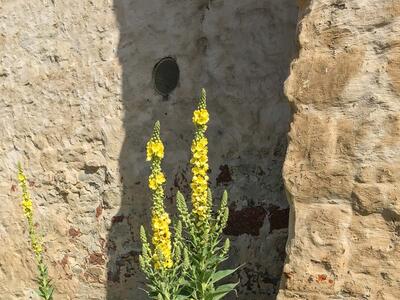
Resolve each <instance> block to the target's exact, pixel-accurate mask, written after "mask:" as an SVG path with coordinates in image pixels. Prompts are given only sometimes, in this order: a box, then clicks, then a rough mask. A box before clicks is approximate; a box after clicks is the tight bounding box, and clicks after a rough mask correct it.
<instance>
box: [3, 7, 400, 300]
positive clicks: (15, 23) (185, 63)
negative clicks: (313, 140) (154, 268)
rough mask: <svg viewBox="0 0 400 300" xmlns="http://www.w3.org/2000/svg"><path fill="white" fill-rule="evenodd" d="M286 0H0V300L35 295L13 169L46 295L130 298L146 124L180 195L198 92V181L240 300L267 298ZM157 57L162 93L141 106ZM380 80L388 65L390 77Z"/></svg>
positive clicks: (170, 192) (273, 288) (284, 115)
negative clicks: (220, 227)
mask: <svg viewBox="0 0 400 300" xmlns="http://www.w3.org/2000/svg"><path fill="white" fill-rule="evenodd" d="M296 20H297V7H296V6H295V3H293V1H291V0H280V1H272V0H267V1H263V0H245V1H223V0H214V1H208V0H196V1H178V0H176V1H173V0H170V1H159V0H114V1H111V0H92V1H73V0H63V1H60V0H32V1H23V0H0V59H1V65H0V116H1V119H0V130H1V133H2V134H1V136H0V158H1V159H0V238H1V240H2V241H3V243H2V246H0V299H4V300H11V299H31V298H32V299H37V297H36V296H35V292H34V289H35V283H34V281H33V279H34V276H35V272H36V270H35V265H34V262H33V258H32V256H31V254H30V252H29V244H28V239H27V233H26V224H25V221H24V219H23V216H22V212H21V207H20V204H19V203H20V198H19V196H20V191H19V189H18V187H17V182H16V163H17V161H22V162H23V164H24V166H25V169H26V173H27V175H28V176H29V178H30V189H31V193H32V196H33V199H34V201H35V211H36V220H37V222H38V228H40V229H41V230H42V231H43V232H44V233H45V238H44V239H45V241H46V259H47V261H48V262H49V267H50V274H51V276H52V277H53V278H54V283H55V286H56V289H57V291H56V299H79V300H82V299H109V300H113V299H115V300H116V299H129V298H130V299H138V300H140V299H145V297H144V294H143V293H141V291H139V290H138V287H143V278H142V276H141V274H140V272H139V270H138V264H137V258H138V254H139V251H140V243H139V241H138V228H139V224H141V223H146V224H148V222H149V209H150V204H151V203H150V201H149V192H148V189H147V186H146V177H147V176H148V172H149V171H148V167H149V166H148V165H147V164H146V163H145V151H144V150H145V143H146V141H147V139H148V137H149V136H150V133H151V128H152V125H153V122H154V121H155V120H156V119H160V121H161V124H162V137H163V139H164V141H165V144H166V159H165V164H164V167H165V170H166V173H167V175H168V184H167V196H168V204H169V206H170V207H169V209H170V211H171V212H173V204H174V194H175V193H176V191H177V189H181V190H182V191H183V192H186V193H187V192H188V181H189V180H190V172H189V169H188V165H187V162H188V159H189V147H190V141H191V135H192V125H191V120H190V119H191V116H190V114H191V111H192V110H193V108H194V106H195V101H194V98H195V96H196V95H198V92H199V89H200V87H202V86H204V87H205V88H206V89H207V90H208V94H209V109H210V113H211V118H212V121H211V123H210V126H209V137H210V160H211V169H212V173H211V176H210V177H211V184H212V186H213V187H214V188H215V195H216V196H217V197H218V196H220V195H221V193H222V190H223V189H224V188H226V189H227V190H228V192H229V193H230V195H231V200H230V204H231V216H232V218H231V219H230V221H229V226H228V228H227V231H226V234H227V235H229V236H230V238H231V239H232V242H233V248H232V251H231V261H230V262H229V263H230V264H232V265H237V264H240V263H244V262H246V266H245V267H243V268H242V270H241V271H240V274H239V278H240V280H241V284H240V287H239V294H240V296H241V297H242V298H243V299H248V300H251V299H273V298H274V297H275V295H276V293H277V288H278V285H279V279H280V276H281V272H282V267H283V260H284V245H285V243H286V238H287V218H288V216H287V215H288V204H287V202H286V198H285V194H284V188H283V181H282V178H281V169H282V164H283V159H284V156H285V152H286V143H287V142H286V134H287V131H288V126H289V123H290V121H291V112H290V109H289V106H288V103H287V100H286V98H285V96H284V95H283V81H284V80H285V78H286V77H287V75H288V74H287V73H288V69H289V63H290V61H291V60H292V58H293V54H294V53H295V50H296V49H295V48H296V47H295V27H296ZM165 56H173V57H174V58H176V60H177V62H178V65H179V67H180V71H181V73H180V75H181V76H180V82H179V86H178V88H177V89H176V90H175V91H174V92H173V93H172V94H171V95H170V96H169V97H168V99H163V97H161V96H159V95H157V94H156V93H155V92H154V89H153V84H152V78H151V76H152V69H153V66H154V65H155V64H156V62H157V61H158V60H159V59H160V58H162V57H165ZM393 72H394V73H395V72H396V70H394V71H393Z"/></svg>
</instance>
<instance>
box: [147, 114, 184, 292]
mask: <svg viewBox="0 0 400 300" xmlns="http://www.w3.org/2000/svg"><path fill="white" fill-rule="evenodd" d="M146 150H147V161H150V162H151V174H150V176H149V181H148V183H149V188H150V190H151V192H152V200H153V207H152V213H151V215H152V216H151V228H152V233H153V235H152V239H151V243H150V242H148V240H147V234H146V231H145V229H144V227H143V226H141V228H140V238H141V241H142V254H141V255H140V256H139V263H140V267H141V269H142V271H143V272H144V274H145V276H146V279H147V281H148V284H147V287H148V290H146V292H147V294H148V296H149V298H150V299H157V300H172V299H178V298H179V294H180V288H181V282H182V281H183V280H184V278H183V277H182V276H181V275H182V273H183V272H184V269H185V266H187V265H188V260H187V259H186V260H185V257H186V258H187V257H188V255H187V254H186V255H185V254H184V253H182V251H181V249H182V246H181V244H182V225H181V222H180V221H178V223H177V224H176V226H175V236H174V239H173V240H172V238H171V230H170V224H171V219H170V217H169V215H168V213H167V212H166V211H165V208H164V198H165V193H164V187H163V185H164V183H165V181H166V179H165V175H164V173H163V171H162V169H161V161H162V159H163V157H164V145H163V143H162V141H161V138H160V123H159V122H158V121H157V122H156V124H155V125H154V130H153V135H152V137H151V139H150V141H149V142H148V143H147V149H146Z"/></svg>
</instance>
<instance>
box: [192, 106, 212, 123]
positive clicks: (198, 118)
mask: <svg viewBox="0 0 400 300" xmlns="http://www.w3.org/2000/svg"><path fill="white" fill-rule="evenodd" d="M208 120H209V115H208V111H207V109H204V108H201V109H197V110H195V111H194V113H193V123H195V124H197V125H205V124H207V122H208Z"/></svg>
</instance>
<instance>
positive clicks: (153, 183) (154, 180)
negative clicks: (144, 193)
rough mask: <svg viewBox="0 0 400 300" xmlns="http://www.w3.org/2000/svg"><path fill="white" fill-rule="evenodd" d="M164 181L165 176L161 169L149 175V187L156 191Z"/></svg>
mask: <svg viewBox="0 0 400 300" xmlns="http://www.w3.org/2000/svg"><path fill="white" fill-rule="evenodd" d="M164 183H165V176H164V174H163V173H162V172H161V171H158V172H154V173H152V174H151V175H150V176H149V188H150V189H152V190H153V191H156V190H157V189H158V188H159V187H160V186H162V184H164Z"/></svg>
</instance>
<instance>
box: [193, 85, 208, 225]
mask: <svg viewBox="0 0 400 300" xmlns="http://www.w3.org/2000/svg"><path fill="white" fill-rule="evenodd" d="M208 121H209V114H208V111H207V107H206V93H205V90H204V89H203V90H202V91H201V98H200V101H199V106H198V108H197V110H195V111H194V113H193V123H194V124H195V125H196V131H195V138H194V140H193V142H192V148H191V150H192V159H191V160H190V163H191V164H192V173H193V177H192V182H191V184H190V187H191V188H192V205H193V213H194V214H195V215H196V217H197V218H198V219H199V220H200V221H201V222H204V221H206V220H207V219H208V217H209V214H210V209H211V208H210V204H209V203H208V197H207V193H208V176H207V171H208V147H207V144H208V140H207V138H206V136H205V132H206V130H207V122H208Z"/></svg>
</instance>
